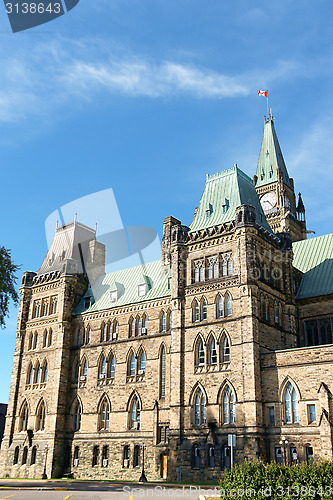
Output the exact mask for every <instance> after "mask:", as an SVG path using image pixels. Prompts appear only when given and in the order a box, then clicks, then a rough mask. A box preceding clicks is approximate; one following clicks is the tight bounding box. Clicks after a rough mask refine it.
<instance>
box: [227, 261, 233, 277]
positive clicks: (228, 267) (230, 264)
mask: <svg viewBox="0 0 333 500" xmlns="http://www.w3.org/2000/svg"><path fill="white" fill-rule="evenodd" d="M227 271H228V275H229V276H230V275H231V274H232V273H233V266H232V259H228V264H227Z"/></svg>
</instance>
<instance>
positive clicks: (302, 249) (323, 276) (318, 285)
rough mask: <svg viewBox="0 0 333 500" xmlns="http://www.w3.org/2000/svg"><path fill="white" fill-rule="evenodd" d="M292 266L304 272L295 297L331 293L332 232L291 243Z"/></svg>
mask: <svg viewBox="0 0 333 500" xmlns="http://www.w3.org/2000/svg"><path fill="white" fill-rule="evenodd" d="M293 251H294V263H293V264H294V267H296V269H298V270H299V271H301V272H302V273H304V275H303V278H302V281H301V285H300V287H299V289H298V292H297V296H296V299H305V298H308V297H318V296H319V295H328V294H331V293H333V234H325V235H324V236H317V237H316V238H311V239H309V240H302V241H296V242H295V243H293Z"/></svg>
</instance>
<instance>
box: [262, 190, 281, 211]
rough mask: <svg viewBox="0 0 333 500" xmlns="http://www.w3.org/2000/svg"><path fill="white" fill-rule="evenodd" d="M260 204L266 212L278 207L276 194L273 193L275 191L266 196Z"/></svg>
mask: <svg viewBox="0 0 333 500" xmlns="http://www.w3.org/2000/svg"><path fill="white" fill-rule="evenodd" d="M260 203H261V206H262V208H263V209H264V211H265V212H268V211H269V210H272V209H273V208H275V207H276V203H277V197H276V194H275V193H273V191H270V192H269V193H266V194H264V196H263V197H262V198H261V200H260Z"/></svg>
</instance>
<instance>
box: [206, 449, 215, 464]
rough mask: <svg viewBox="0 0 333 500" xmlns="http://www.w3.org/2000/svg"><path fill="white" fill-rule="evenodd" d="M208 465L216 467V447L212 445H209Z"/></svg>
mask: <svg viewBox="0 0 333 500" xmlns="http://www.w3.org/2000/svg"><path fill="white" fill-rule="evenodd" d="M208 467H209V468H211V469H212V468H214V467H215V448H214V446H212V445H211V446H208Z"/></svg>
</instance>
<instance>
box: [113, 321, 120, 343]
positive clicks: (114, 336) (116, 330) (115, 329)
mask: <svg viewBox="0 0 333 500" xmlns="http://www.w3.org/2000/svg"><path fill="white" fill-rule="evenodd" d="M118 331H119V325H118V321H117V320H116V321H115V322H114V323H113V336H112V338H113V339H116V338H117V337H118Z"/></svg>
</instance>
